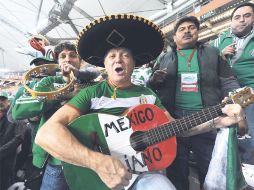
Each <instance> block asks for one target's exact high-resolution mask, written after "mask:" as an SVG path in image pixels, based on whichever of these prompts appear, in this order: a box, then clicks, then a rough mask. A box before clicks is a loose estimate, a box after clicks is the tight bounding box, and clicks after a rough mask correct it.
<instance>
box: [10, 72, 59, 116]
mask: <svg viewBox="0 0 254 190" xmlns="http://www.w3.org/2000/svg"><path fill="white" fill-rule="evenodd" d="M46 78H48V77H45V79H42V80H43V81H42V80H41V81H40V82H38V83H36V84H34V89H35V90H36V91H44V92H46V91H49V90H50V88H43V86H44V85H45V83H46V84H48V83H49V82H50V80H47V79H46ZM48 86H50V85H49V84H48ZM23 88H24V87H23ZM30 88H32V87H31V86H30ZM56 103H57V102H56V101H39V100H38V99H36V98H33V97H32V96H30V95H27V94H25V93H24V90H23V94H22V95H21V96H20V97H18V98H17V99H16V101H15V103H14V104H13V107H12V117H13V119H15V120H21V119H27V118H32V117H35V116H39V115H41V114H42V113H44V112H46V111H48V110H49V109H51V108H52V107H53V106H54V105H55V104H56Z"/></svg>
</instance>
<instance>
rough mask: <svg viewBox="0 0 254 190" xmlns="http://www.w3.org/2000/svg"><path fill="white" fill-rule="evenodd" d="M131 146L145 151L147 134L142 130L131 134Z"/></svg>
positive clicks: (138, 150)
mask: <svg viewBox="0 0 254 190" xmlns="http://www.w3.org/2000/svg"><path fill="white" fill-rule="evenodd" d="M130 143H131V147H132V148H133V149H134V150H135V151H137V152H140V151H144V150H145V149H146V148H147V143H146V135H145V133H144V132H142V131H136V132H134V133H132V134H131V136H130Z"/></svg>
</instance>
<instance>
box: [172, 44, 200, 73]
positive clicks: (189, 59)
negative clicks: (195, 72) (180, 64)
mask: <svg viewBox="0 0 254 190" xmlns="http://www.w3.org/2000/svg"><path fill="white" fill-rule="evenodd" d="M176 50H177V51H178V52H179V53H180V55H181V56H183V57H184V58H185V59H186V61H187V63H188V65H187V66H188V69H189V70H190V67H191V60H192V58H193V56H194V53H195V52H196V50H197V48H194V49H193V50H192V52H191V54H190V57H189V58H188V57H186V55H184V53H183V52H181V50H180V49H179V48H176Z"/></svg>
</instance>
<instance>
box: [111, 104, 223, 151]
mask: <svg viewBox="0 0 254 190" xmlns="http://www.w3.org/2000/svg"><path fill="white" fill-rule="evenodd" d="M224 105H225V104H219V105H216V106H213V107H209V108H206V109H204V110H202V111H200V112H196V113H193V114H191V115H188V116H186V117H184V118H181V119H176V120H174V121H172V122H168V123H165V124H162V125H159V126H158V127H155V128H152V129H150V130H148V131H144V132H146V133H147V132H150V131H152V130H155V131H159V130H161V131H160V132H162V130H164V132H165V133H166V139H167V138H170V137H173V136H175V135H178V134H180V133H182V132H184V131H187V130H188V129H191V128H193V127H196V126H197V123H198V125H200V124H203V123H205V122H207V121H209V120H211V119H213V118H215V117H218V116H219V115H222V113H221V107H222V106H224ZM210 110H212V111H210ZM218 112H219V113H218ZM208 113H209V114H210V117H211V118H209V119H208V116H207V114H208ZM213 114H216V115H213ZM195 115H197V117H195V118H193V119H191V117H193V116H195ZM198 120H199V122H197V121H198ZM204 120H205V121H204ZM192 121H195V123H196V124H195V125H193V124H191V123H188V122H192ZM181 122H185V123H181ZM187 125H188V126H190V127H188V126H187ZM177 130H178V131H177ZM172 131H173V134H172ZM161 135H164V133H158V135H157V134H156V133H154V134H152V136H153V137H152V136H151V138H149V139H150V140H151V141H152V142H154V143H153V144H156V143H155V142H156V141H157V140H159V141H160V139H162V137H161ZM142 137H143V135H137V136H136V137H135V138H133V140H134V141H135V142H136V143H140V142H143V139H141V140H139V139H140V138H142ZM163 139H164V140H165V137H164V138H163ZM118 145H119V144H118ZM125 146H126V145H125ZM125 146H121V145H120V146H118V147H117V146H114V145H113V146H111V147H114V149H120V148H124V147H125ZM127 146H131V144H129V145H127ZM149 146H151V145H149Z"/></svg>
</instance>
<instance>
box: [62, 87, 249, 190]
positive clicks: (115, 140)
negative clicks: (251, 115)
mask: <svg viewBox="0 0 254 190" xmlns="http://www.w3.org/2000/svg"><path fill="white" fill-rule="evenodd" d="M252 102H254V94H253V92H252V89H251V88H247V87H245V88H243V89H239V90H237V91H236V92H234V93H232V94H231V96H230V98H229V99H228V100H226V101H225V102H223V103H221V104H219V105H215V106H212V107H209V108H205V109H203V110H202V111H200V112H197V113H194V114H191V115H189V116H187V117H184V118H181V119H177V120H174V121H169V120H168V118H167V117H166V115H165V114H164V111H162V110H161V109H159V108H158V107H157V106H155V105H151V104H141V105H138V106H136V107H133V108H131V109H130V110H129V111H128V113H127V114H126V116H114V115H109V114H100V113H99V114H87V115H84V116H81V117H79V118H77V119H76V120H74V121H73V122H71V123H70V124H69V127H68V128H69V130H70V131H71V132H72V133H73V135H74V136H75V137H76V138H77V139H78V140H79V141H80V142H81V143H82V144H83V145H85V146H86V147H88V148H90V149H93V150H95V151H99V152H101V153H103V154H107V155H112V156H113V157H115V158H117V159H119V160H121V162H122V163H123V164H124V165H125V166H126V167H127V168H128V169H129V171H130V172H131V173H132V174H133V177H132V181H131V182H130V185H132V183H133V182H134V181H135V179H136V178H137V177H138V175H139V174H141V173H143V172H147V171H157V170H163V169H165V168H167V167H168V166H169V165H170V164H171V163H172V162H173V160H174V159H175V156H176V137H175V136H177V135H180V134H182V133H183V132H185V131H187V130H189V129H191V128H193V127H195V126H198V125H200V124H202V123H205V122H207V121H209V120H211V119H213V118H216V117H218V116H221V115H223V113H222V112H221V108H222V107H224V106H225V105H226V104H232V103H237V104H239V105H241V106H242V107H245V106H247V105H249V104H251V103H252ZM62 164H63V169H64V175H65V177H66V180H67V183H68V185H69V187H70V188H71V189H72V190H109V188H108V187H107V186H106V185H105V184H104V183H103V182H102V180H101V179H100V177H99V176H98V175H97V174H96V173H95V172H94V171H93V170H91V169H89V168H85V167H79V166H75V165H72V164H69V163H65V162H63V163H62ZM126 189H128V187H126Z"/></svg>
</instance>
